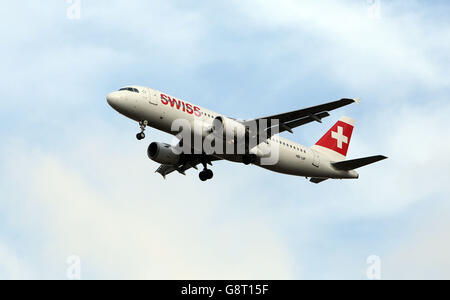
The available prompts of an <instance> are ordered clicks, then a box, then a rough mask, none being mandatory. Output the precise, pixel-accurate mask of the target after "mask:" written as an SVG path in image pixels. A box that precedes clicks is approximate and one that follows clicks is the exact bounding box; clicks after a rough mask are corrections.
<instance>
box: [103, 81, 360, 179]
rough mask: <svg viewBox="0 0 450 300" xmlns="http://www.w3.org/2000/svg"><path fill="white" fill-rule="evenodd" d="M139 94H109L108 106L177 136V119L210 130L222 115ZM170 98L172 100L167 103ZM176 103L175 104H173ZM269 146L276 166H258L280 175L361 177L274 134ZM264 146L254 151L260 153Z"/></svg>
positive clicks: (148, 92)
mask: <svg viewBox="0 0 450 300" xmlns="http://www.w3.org/2000/svg"><path fill="white" fill-rule="evenodd" d="M133 87H134V88H136V89H137V90H138V91H139V92H131V91H126V90H125V91H118V92H113V93H111V94H110V95H108V98H107V99H108V103H109V104H110V105H111V106H112V107H113V108H114V109H115V110H117V111H118V112H119V113H121V114H123V115H125V116H126V117H128V118H130V119H133V120H135V121H137V122H141V121H143V120H146V121H147V122H148V126H150V127H153V128H156V129H158V130H161V131H164V132H166V133H169V134H172V135H176V133H174V132H173V131H172V123H173V121H175V120H179V119H185V120H187V121H188V122H190V123H191V124H192V128H194V123H195V122H199V121H200V122H202V124H204V125H203V126H204V128H207V127H211V126H212V124H213V121H214V119H215V118H216V117H219V116H222V115H221V114H219V113H216V112H213V111H211V110H209V109H206V108H203V107H199V106H196V105H194V104H192V103H189V102H186V101H184V100H181V99H179V98H174V97H171V96H169V95H167V94H164V93H161V92H159V91H157V90H153V89H150V88H146V87H138V86H133ZM168 99H171V100H168ZM174 100H176V101H174ZM267 143H268V145H269V146H270V147H277V150H278V159H277V161H276V163H274V164H269V165H265V164H260V163H256V165H258V166H260V167H262V168H264V169H267V170H270V171H274V172H278V173H283V174H289V175H295V176H304V177H314V178H335V179H344V178H358V176H359V175H358V173H357V172H355V171H340V170H337V169H335V168H334V167H333V166H332V165H331V162H333V161H331V159H330V157H329V156H327V155H325V154H324V153H320V152H318V151H316V150H314V149H311V148H309V147H305V146H303V145H300V144H298V143H295V142H292V141H290V140H288V139H285V138H282V137H279V136H278V135H275V136H273V137H271V138H270V139H268V140H267ZM260 146H261V145H258V146H256V147H255V148H254V149H251V150H250V152H251V153H255V154H258V153H259V152H260V151H259V150H258V149H259V147H260ZM215 156H217V157H219V158H221V159H225V160H229V161H233V162H241V161H242V160H241V157H240V156H239V155H227V154H217V155H215Z"/></svg>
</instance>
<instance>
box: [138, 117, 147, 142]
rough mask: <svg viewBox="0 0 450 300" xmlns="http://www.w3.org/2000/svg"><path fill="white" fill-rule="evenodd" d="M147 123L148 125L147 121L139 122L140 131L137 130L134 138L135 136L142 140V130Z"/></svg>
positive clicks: (143, 135) (143, 134)
mask: <svg viewBox="0 0 450 300" xmlns="http://www.w3.org/2000/svg"><path fill="white" fill-rule="evenodd" d="M147 125H148V122H147V121H142V122H139V127H140V128H141V132H139V133H138V134H136V138H137V139H138V140H139V141H142V140H143V139H145V133H144V131H145V128H146V127H147Z"/></svg>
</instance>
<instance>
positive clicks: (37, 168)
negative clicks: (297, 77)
mask: <svg viewBox="0 0 450 300" xmlns="http://www.w3.org/2000/svg"><path fill="white" fill-rule="evenodd" d="M109 132H110V131H109ZM106 141H107V142H106ZM24 149H27V150H26V151H24ZM9 150H10V151H8V152H9V153H15V154H14V155H13V156H12V157H9V160H8V162H9V163H8V164H7V165H8V166H7V169H6V173H8V174H10V179H9V181H8V182H9V183H10V184H12V185H15V186H17V185H19V184H20V185H21V190H22V191H24V192H16V193H19V194H20V195H21V196H20V197H19V198H20V199H21V200H20V202H21V203H20V205H19V203H17V200H16V201H15V202H16V206H17V208H16V209H14V208H13V209H12V212H10V214H9V215H8V219H9V222H10V223H11V224H12V225H10V226H11V228H13V229H15V230H25V231H33V230H39V231H41V233H40V235H42V236H44V237H45V238H44V239H43V240H42V241H41V244H39V245H35V249H34V250H35V251H36V253H37V254H36V256H37V257H41V258H43V257H45V259H44V260H45V263H43V264H35V265H34V268H36V269H37V270H36V271H40V268H44V266H45V268H46V270H45V271H44V270H42V273H40V274H41V276H45V277H48V278H61V277H62V276H64V274H65V273H64V267H65V260H66V258H67V257H68V256H70V255H78V256H80V258H81V260H82V269H83V271H82V272H83V274H85V276H94V275H93V274H95V275H96V276H99V277H102V278H150V279H162V278H165V279H205V278H207V279H211V278H216V279H226V278H241V279H267V278H292V277H293V273H292V269H291V265H292V263H293V262H292V261H291V258H290V256H291V255H290V253H289V250H288V249H287V248H286V246H285V245H284V243H283V241H282V240H281V239H280V238H279V234H278V233H277V232H276V231H274V229H272V228H270V227H269V226H267V225H266V224H265V221H264V220H265V218H264V215H260V216H257V215H250V216H247V218H243V219H238V218H235V217H234V216H233V215H222V214H221V211H220V210H221V207H227V209H231V208H230V207H228V205H227V204H226V201H227V199H228V197H230V196H231V195H226V194H223V193H221V192H219V191H217V190H216V188H215V187H212V186H206V187H205V186H201V184H200V183H199V181H198V180H197V178H196V175H194V174H191V175H192V176H191V177H188V178H177V179H175V182H174V181H171V182H169V181H162V179H161V178H160V177H159V176H158V175H155V174H153V169H152V168H154V165H151V166H149V165H147V164H143V163H142V162H143V161H145V158H144V157H141V156H139V157H133V156H132V153H131V152H130V150H127V148H126V147H122V146H117V145H116V143H115V139H109V138H108V137H105V136H104V137H103V139H102V140H101V141H100V142H96V141H95V140H93V139H87V140H83V141H82V142H80V143H78V142H76V143H75V144H73V147H72V148H71V149H70V150H68V151H66V152H65V153H64V155H62V154H55V153H51V152H50V153H49V152H48V151H46V152H45V153H43V152H40V151H39V150H38V148H34V147H33V146H31V145H27V144H25V145H23V144H22V145H20V146H18V148H12V149H11V148H10V149H9ZM12 161H14V162H15V163H11V162H12ZM24 170H27V171H26V172H23V171H24ZM175 176H177V175H175ZM172 179H173V178H172ZM193 182H194V183H193ZM230 193H231V194H232V195H234V194H235V193H234V192H233V191H230ZM16 196H17V195H16ZM6 197H8V196H7V195H6ZM11 201H12V200H11ZM21 207H28V209H29V210H28V212H24V211H21V210H20V208H21ZM234 209H236V208H234ZM36 214H37V215H38V216H39V217H38V219H39V225H38V228H39V229H38V228H36V224H34V223H33V222H31V223H30V224H27V221H26V220H30V219H34V218H36ZM17 215H21V216H22V218H21V219H24V224H22V223H20V224H19V223H17V222H18V220H19V219H17V218H16V217H17ZM214 215H219V216H220V217H219V219H217V220H215V219H214ZM218 220H220V221H218ZM46 264H47V265H46ZM44 274H45V275H44ZM89 274H90V275H89Z"/></svg>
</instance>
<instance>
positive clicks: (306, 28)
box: [235, 1, 450, 95]
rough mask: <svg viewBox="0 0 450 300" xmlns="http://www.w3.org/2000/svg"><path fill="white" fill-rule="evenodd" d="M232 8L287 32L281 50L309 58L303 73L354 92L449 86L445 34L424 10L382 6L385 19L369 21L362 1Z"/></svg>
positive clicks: (240, 3) (275, 3)
mask: <svg viewBox="0 0 450 300" xmlns="http://www.w3.org/2000/svg"><path fill="white" fill-rule="evenodd" d="M235 5H236V7H238V8H239V9H240V10H241V11H242V12H243V14H244V15H245V16H246V17H247V18H250V19H251V20H252V21H253V22H254V23H255V24H257V28H259V29H261V28H267V29H280V30H288V31H289V32H291V34H290V35H289V37H288V41H284V42H283V44H280V45H279V47H280V49H283V48H286V49H289V51H292V49H297V51H298V55H306V56H307V57H308V59H305V60H304V63H305V64H307V66H308V68H311V67H312V68H313V69H316V70H317V71H319V70H320V71H321V72H322V73H323V74H329V76H330V77H331V78H332V79H334V80H336V81H338V82H340V83H341V84H346V85H348V86H349V87H351V88H353V89H355V90H362V91H368V90H370V91H371V92H372V93H373V92H377V91H379V92H381V91H386V89H388V90H389V91H392V92H395V89H405V88H408V87H409V85H411V84H416V85H417V84H418V85H424V86H427V87H432V88H437V87H447V88H448V87H449V86H450V82H449V78H450V76H448V74H449V73H448V69H447V68H446V67H445V65H442V59H445V60H446V61H447V63H448V59H446V58H445V53H448V52H449V51H450V42H449V39H445V38H443V37H447V36H449V35H450V30H449V27H448V26H440V25H441V24H439V23H430V22H429V18H428V15H427V14H426V12H427V11H426V10H425V9H424V10H417V11H414V12H413V13H411V11H410V10H411V9H414V8H415V6H414V5H411V4H410V5H411V6H408V4H404V5H402V6H403V7H399V6H400V5H399V4H397V3H396V2H394V3H390V2H386V1H383V3H382V5H383V9H384V10H386V11H389V14H388V13H386V16H385V17H383V18H382V19H381V20H373V19H372V18H370V17H368V15H367V13H366V12H367V7H365V6H364V1H360V2H349V1H344V2H342V1H340V2H336V1H321V2H320V3H318V2H317V1H301V2H300V1H283V2H280V1H264V2H260V1H237V2H235ZM250 24H252V23H250ZM424 27H426V29H427V30H424ZM297 37H298V38H297ZM424 41H425V42H424ZM312 45H315V47H314V46H312ZM305 49H306V53H305ZM437 58H439V59H437ZM380 89H381V91H380ZM391 95H392V94H391Z"/></svg>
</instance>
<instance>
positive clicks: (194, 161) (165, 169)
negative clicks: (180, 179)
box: [156, 155, 221, 179]
mask: <svg viewBox="0 0 450 300" xmlns="http://www.w3.org/2000/svg"><path fill="white" fill-rule="evenodd" d="M203 160H205V161H206V163H207V164H209V165H212V164H211V163H212V162H213V161H218V160H221V159H220V158H217V157H214V156H210V155H208V156H202V155H192V156H191V157H190V158H189V159H188V160H187V162H185V163H183V164H179V165H176V166H174V165H161V166H159V168H158V169H157V170H156V173H159V174H161V175H162V177H164V179H166V176H167V175H169V174H171V173H173V172H175V171H177V172H178V173H180V174H183V175H186V171H187V170H189V169H192V168H193V169H196V170H197V169H198V168H197V166H198V165H199V164H201V163H202V161H203Z"/></svg>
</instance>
